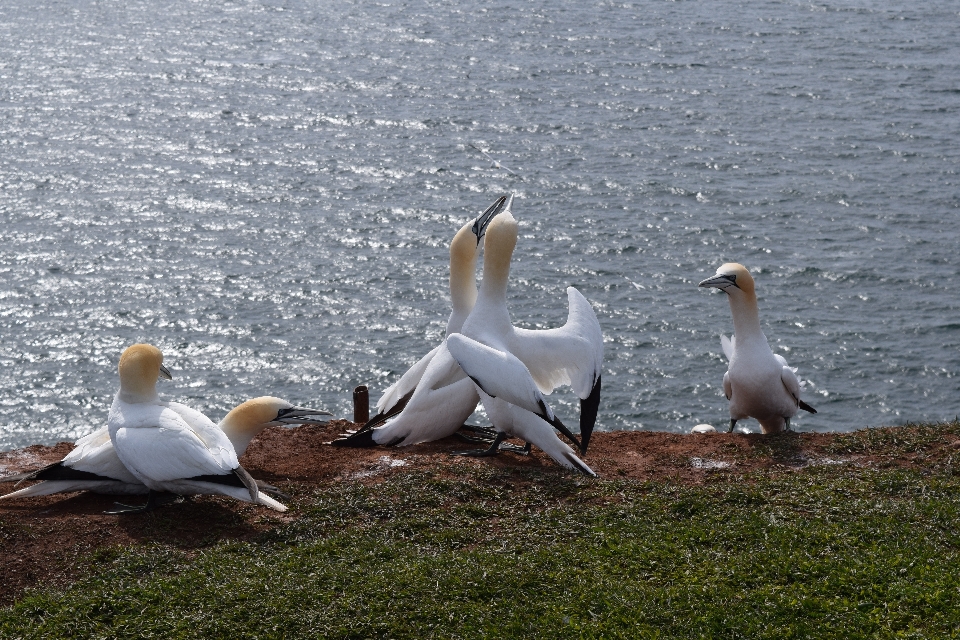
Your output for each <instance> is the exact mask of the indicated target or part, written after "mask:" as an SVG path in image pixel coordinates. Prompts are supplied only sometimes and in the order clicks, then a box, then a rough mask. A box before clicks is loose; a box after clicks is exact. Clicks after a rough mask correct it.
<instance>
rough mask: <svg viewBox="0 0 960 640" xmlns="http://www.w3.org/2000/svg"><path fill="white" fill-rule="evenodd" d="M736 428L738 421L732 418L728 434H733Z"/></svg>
mask: <svg viewBox="0 0 960 640" xmlns="http://www.w3.org/2000/svg"><path fill="white" fill-rule="evenodd" d="M735 426H737V421H736V419H735V418H730V431H727V433H733V428H734V427H735Z"/></svg>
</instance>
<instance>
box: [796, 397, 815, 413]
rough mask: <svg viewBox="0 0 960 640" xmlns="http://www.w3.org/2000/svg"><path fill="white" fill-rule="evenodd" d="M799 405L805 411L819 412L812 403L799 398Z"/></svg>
mask: <svg viewBox="0 0 960 640" xmlns="http://www.w3.org/2000/svg"><path fill="white" fill-rule="evenodd" d="M797 405H798V406H799V407H800V408H801V409H803V410H804V411H807V412H809V413H816V412H817V410H816V409H814V408H813V407H811V406H810V405H808V404H807V403H806V402H804V401H803V400H798V401H797Z"/></svg>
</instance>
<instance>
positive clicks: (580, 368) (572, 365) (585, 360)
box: [447, 207, 603, 475]
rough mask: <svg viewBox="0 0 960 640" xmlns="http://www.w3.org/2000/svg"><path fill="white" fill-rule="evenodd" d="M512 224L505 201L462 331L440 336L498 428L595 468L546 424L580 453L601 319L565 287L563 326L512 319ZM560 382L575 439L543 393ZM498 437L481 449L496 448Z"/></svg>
mask: <svg viewBox="0 0 960 640" xmlns="http://www.w3.org/2000/svg"><path fill="white" fill-rule="evenodd" d="M517 230H518V225H517V221H516V220H515V219H514V217H513V215H512V213H511V211H510V210H509V207H508V208H507V209H506V210H505V211H504V212H502V213H501V214H500V215H499V216H497V218H496V219H495V220H493V221H492V222H491V223H490V226H489V227H488V229H487V240H486V247H485V249H484V251H485V253H484V261H483V281H482V283H481V285H480V291H479V295H478V298H477V302H476V304H475V305H474V308H473V311H471V313H470V316H469V317H468V318H467V320H466V321H465V322H464V325H463V330H462V332H461V335H451V336H450V337H449V338H447V346H448V349H449V350H450V353H451V355H452V356H453V357H454V358H455V359H456V360H457V362H458V363H459V364H460V366H461V367H462V368H463V370H464V371H465V372H466V373H467V375H468V376H470V378H471V379H472V380H473V381H474V383H475V384H476V386H477V388H478V389H479V392H480V398H481V400H482V401H483V405H484V408H485V409H486V411H487V415H488V416H489V417H490V419H491V420H492V421H493V425H494V428H495V429H496V430H497V431H498V432H500V433H501V434H502V435H503V436H515V437H518V438H522V439H524V440H525V441H527V442H529V443H532V444H535V445H537V446H538V447H539V448H540V449H542V450H543V451H544V452H546V453H547V454H548V455H550V456H551V457H552V458H553V459H554V460H556V461H557V462H558V463H559V464H561V465H562V466H565V467H568V468H571V469H577V470H579V471H581V472H583V473H586V474H589V475H595V474H594V473H593V471H592V470H591V469H590V467H588V466H587V465H586V464H585V463H584V462H583V461H582V460H580V459H579V458H578V457H577V456H576V454H575V453H574V451H573V450H572V449H571V448H570V447H569V446H567V445H566V444H565V443H563V442H561V441H560V439H559V438H558V437H557V435H556V433H555V432H554V429H553V428H554V427H556V428H557V429H559V430H561V432H563V433H564V434H565V435H567V436H568V437H569V438H570V439H571V440H572V441H573V442H574V443H576V444H578V445H579V446H580V449H581V453H582V452H585V451H586V448H587V444H588V443H589V439H590V434H591V433H592V431H593V427H594V423H595V421H596V414H597V407H598V405H599V401H600V368H601V363H602V360H603V336H602V334H601V331H600V324H599V323H598V322H597V318H596V315H595V314H594V312H593V309H592V308H591V307H590V303H589V302H587V301H586V299H585V298H584V297H583V296H582V295H581V294H580V292H579V291H577V290H576V289H574V288H573V287H569V288H568V289H567V298H568V303H569V311H568V314H567V323H566V324H565V325H564V326H562V327H559V328H557V329H550V330H546V331H531V330H527V329H518V328H516V327H514V326H513V324H512V323H511V321H510V313H509V311H508V310H507V303H506V291H507V282H508V279H509V274H510V261H511V258H512V256H513V250H514V247H515V246H516V242H517ZM564 384H569V385H571V386H572V387H573V390H574V391H575V392H576V393H577V395H578V396H579V397H580V399H581V417H580V436H581V439H582V441H581V442H577V440H576V438H575V437H574V436H573V435H572V434H571V433H570V432H569V430H568V429H567V428H566V427H565V426H564V425H563V423H562V422H560V420H559V419H557V417H556V416H555V415H554V413H553V410H552V409H551V408H550V407H549V406H548V405H547V404H546V400H545V398H544V396H545V395H547V394H549V393H551V392H552V391H553V390H554V389H555V388H556V387H558V386H560V385H564ZM499 440H500V438H498V440H497V442H495V443H494V446H493V447H491V449H490V450H489V451H488V453H494V452H495V451H496V446H497V445H498V444H499Z"/></svg>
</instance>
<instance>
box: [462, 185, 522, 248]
mask: <svg viewBox="0 0 960 640" xmlns="http://www.w3.org/2000/svg"><path fill="white" fill-rule="evenodd" d="M510 201H511V202H512V201H513V196H510ZM506 203H507V196H500V197H499V198H498V199H497V201H496V202H494V203H493V204H492V205H490V207H489V208H488V209H487V210H486V211H484V212H483V213H481V214H480V216H479V217H478V218H477V219H476V220H475V221H474V222H473V227H472V228H471V229H470V230H471V231H473V235H475V236H477V245H479V244H480V240H482V239H483V236H484V234H485V233H486V232H487V225H489V224H490V221H491V220H493V219H494V218H496V217H497V214H499V213H501V212H502V211H504V205H506V208H508V209H509V208H510V206H509V205H507V204H506Z"/></svg>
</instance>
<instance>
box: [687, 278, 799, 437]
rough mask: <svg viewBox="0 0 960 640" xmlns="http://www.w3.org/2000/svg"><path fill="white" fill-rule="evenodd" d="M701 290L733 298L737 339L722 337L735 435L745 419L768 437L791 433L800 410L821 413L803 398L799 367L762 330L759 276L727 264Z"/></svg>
mask: <svg viewBox="0 0 960 640" xmlns="http://www.w3.org/2000/svg"><path fill="white" fill-rule="evenodd" d="M699 286H701V287H712V288H716V289H720V290H721V291H723V292H724V293H726V294H727V299H728V300H729V302H730V311H731V313H732V314H733V333H734V335H733V338H727V337H726V336H721V337H720V344H721V346H722V347H723V353H724V354H725V355H726V356H727V360H728V361H729V364H728V366H727V372H726V373H725V374H723V393H724V395H725V396H726V397H727V400H728V401H729V402H730V431H733V428H734V427H735V426H736V424H737V422H738V421H739V420H743V419H745V418H754V419H755V420H756V421H757V422H759V423H760V427H761V429H762V430H763V433H780V432H782V431H788V430H789V429H790V418H792V417H793V416H795V415H796V414H797V410H798V409H803V410H804V411H808V412H810V413H816V412H817V410H816V409H814V408H813V407H811V406H810V405H808V404H807V403H806V402H804V401H803V400H801V399H800V380H799V379H798V378H797V375H796V369H793V368H792V367H790V366H789V365H787V361H786V360H785V359H784V357H783V356H781V355H777V354H775V353H773V351H771V349H770V345H769V344H768V343H767V337H766V336H765V335H763V331H762V330H761V329H760V312H759V308H758V306H757V294H756V289H755V286H754V282H753V276H751V275H750V272H749V271H747V269H746V268H745V267H744V266H743V265H741V264H737V263H735V262H730V263H727V264H724V265H721V266H720V268H719V269H717V273H716V275H714V276H713V277H712V278H707V279H706V280H704V281H703V282H701V283H700V285H699Z"/></svg>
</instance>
